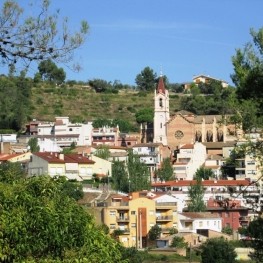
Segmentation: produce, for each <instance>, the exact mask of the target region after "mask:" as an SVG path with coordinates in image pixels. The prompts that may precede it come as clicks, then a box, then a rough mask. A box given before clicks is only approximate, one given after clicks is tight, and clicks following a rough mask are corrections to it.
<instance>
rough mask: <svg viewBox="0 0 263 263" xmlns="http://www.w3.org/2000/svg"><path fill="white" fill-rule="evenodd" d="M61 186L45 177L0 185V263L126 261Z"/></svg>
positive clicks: (117, 246)
mask: <svg viewBox="0 0 263 263" xmlns="http://www.w3.org/2000/svg"><path fill="white" fill-rule="evenodd" d="M63 184H64V180H61V179H54V178H50V177H45V176H41V177H33V178H30V179H20V180H14V181H13V182H12V183H8V182H3V181H2V182H0V196H1V211H0V262H23V261H24V262H39V261H40V262H41V261H42V262H44V261H46V262H52V261H53V260H55V261H54V262H61V261H65V262H107V263H108V262H122V259H121V258H122V255H121V247H120V245H119V244H118V243H116V242H115V241H114V240H113V239H111V238H110V237H109V236H107V235H106V234H105V233H104V232H103V231H102V230H100V229H99V228H97V227H96V226H95V223H94V220H93V217H92V216H91V215H89V214H88V213H87V212H86V211H85V210H84V209H83V208H82V207H81V206H79V205H78V204H77V203H76V201H75V200H74V199H73V198H71V197H70V196H69V195H68V194H67V192H66V191H63V190H62V185H63Z"/></svg>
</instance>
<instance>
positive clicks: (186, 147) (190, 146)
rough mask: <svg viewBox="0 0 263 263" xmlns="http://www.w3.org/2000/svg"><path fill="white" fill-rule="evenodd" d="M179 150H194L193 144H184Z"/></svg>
mask: <svg viewBox="0 0 263 263" xmlns="http://www.w3.org/2000/svg"><path fill="white" fill-rule="evenodd" d="M180 149H194V145H193V144H185V145H183V146H182V147H181V148H180Z"/></svg>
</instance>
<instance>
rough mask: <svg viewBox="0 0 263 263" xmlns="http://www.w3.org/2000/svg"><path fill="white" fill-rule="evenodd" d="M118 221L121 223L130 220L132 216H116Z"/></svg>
mask: <svg viewBox="0 0 263 263" xmlns="http://www.w3.org/2000/svg"><path fill="white" fill-rule="evenodd" d="M116 220H117V222H118V223H120V222H129V221H130V218H129V217H128V216H119V217H118V216H117V218H116Z"/></svg>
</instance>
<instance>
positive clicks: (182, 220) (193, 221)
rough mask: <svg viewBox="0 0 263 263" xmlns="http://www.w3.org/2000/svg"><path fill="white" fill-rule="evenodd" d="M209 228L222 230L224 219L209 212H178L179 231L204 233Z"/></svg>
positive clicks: (217, 230)
mask: <svg viewBox="0 0 263 263" xmlns="http://www.w3.org/2000/svg"><path fill="white" fill-rule="evenodd" d="M208 230H212V231H216V232H221V231H222V219H221V217H220V216H219V215H216V214H212V213H209V212H182V213H179V214H178V231H179V232H192V233H197V234H203V235H204V236H207V234H204V233H205V232H207V231H208Z"/></svg>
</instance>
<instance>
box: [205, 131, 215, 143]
mask: <svg viewBox="0 0 263 263" xmlns="http://www.w3.org/2000/svg"><path fill="white" fill-rule="evenodd" d="M206 141H207V142H212V141H213V132H212V131H211V130H208V131H207V133H206Z"/></svg>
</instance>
